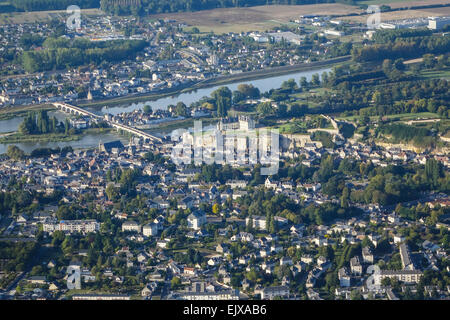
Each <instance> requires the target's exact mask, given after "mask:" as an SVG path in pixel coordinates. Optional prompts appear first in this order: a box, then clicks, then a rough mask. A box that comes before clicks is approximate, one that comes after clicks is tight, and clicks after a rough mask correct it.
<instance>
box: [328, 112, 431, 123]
mask: <svg viewBox="0 0 450 320" xmlns="http://www.w3.org/2000/svg"><path fill="white" fill-rule="evenodd" d="M385 117H386V118H387V119H389V120H392V119H397V120H398V121H408V120H416V119H435V118H439V115H438V114H437V113H432V112H419V113H400V114H390V115H386V116H385ZM358 118H359V117H358V116H349V117H337V118H336V119H338V120H346V121H358ZM377 119H378V116H372V117H370V120H371V121H374V120H377Z"/></svg>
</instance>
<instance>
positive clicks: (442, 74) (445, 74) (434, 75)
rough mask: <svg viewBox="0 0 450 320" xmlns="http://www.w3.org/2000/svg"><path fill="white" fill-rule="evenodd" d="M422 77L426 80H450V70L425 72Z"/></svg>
mask: <svg viewBox="0 0 450 320" xmlns="http://www.w3.org/2000/svg"><path fill="white" fill-rule="evenodd" d="M421 75H422V77H423V78H424V79H450V68H448V69H444V70H437V71H435V70H430V71H423V72H422V73H421Z"/></svg>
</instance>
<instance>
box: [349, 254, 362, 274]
mask: <svg viewBox="0 0 450 320" xmlns="http://www.w3.org/2000/svg"><path fill="white" fill-rule="evenodd" d="M350 270H351V272H352V273H353V274H356V275H358V276H360V275H362V265H361V262H360V260H359V257H358V256H356V257H353V258H351V259H350Z"/></svg>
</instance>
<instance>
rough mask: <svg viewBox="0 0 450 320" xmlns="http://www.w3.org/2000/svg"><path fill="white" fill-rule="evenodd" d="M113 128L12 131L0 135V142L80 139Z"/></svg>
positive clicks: (106, 131)
mask: <svg viewBox="0 0 450 320" xmlns="http://www.w3.org/2000/svg"><path fill="white" fill-rule="evenodd" d="M112 130H113V129H110V128H90V129H86V130H83V131H82V132H80V133H78V134H73V135H70V134H69V135H66V134H64V133H49V134H35V135H33V134H29V135H24V134H21V133H18V132H16V133H12V134H8V135H4V136H2V137H0V143H24V142H68V141H77V140H80V139H81V137H83V136H84V135H86V134H95V133H108V132H110V131H112Z"/></svg>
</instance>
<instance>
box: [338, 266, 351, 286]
mask: <svg viewBox="0 0 450 320" xmlns="http://www.w3.org/2000/svg"><path fill="white" fill-rule="evenodd" d="M338 279H339V283H340V286H341V287H350V283H351V277H350V275H349V274H348V272H347V268H345V267H344V268H340V269H339V271H338Z"/></svg>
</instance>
